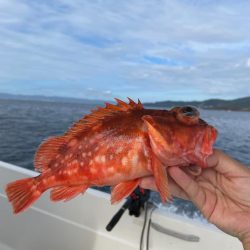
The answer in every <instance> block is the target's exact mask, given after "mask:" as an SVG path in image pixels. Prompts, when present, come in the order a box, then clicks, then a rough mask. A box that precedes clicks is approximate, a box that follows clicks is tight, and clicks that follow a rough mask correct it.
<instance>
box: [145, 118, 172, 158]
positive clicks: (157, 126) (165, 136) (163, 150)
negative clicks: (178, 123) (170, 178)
mask: <svg viewBox="0 0 250 250" xmlns="http://www.w3.org/2000/svg"><path fill="white" fill-rule="evenodd" d="M142 119H143V121H144V123H145V125H146V126H147V131H148V136H149V139H150V145H151V147H152V150H153V152H154V154H155V155H156V156H157V157H158V158H159V159H161V160H162V161H163V162H164V161H165V160H166V161H167V155H168V154H169V153H171V144H172V138H171V131H170V130H169V128H168V127H167V126H164V123H165V122H166V121H165V120H164V119H163V118H162V117H158V116H157V117H152V116H150V115H145V116H143V117H142Z"/></svg>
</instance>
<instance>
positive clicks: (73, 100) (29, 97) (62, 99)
mask: <svg viewBox="0 0 250 250" xmlns="http://www.w3.org/2000/svg"><path fill="white" fill-rule="evenodd" d="M0 99H2V100H3V99H4V100H23V101H45V102H66V103H85V104H102V103H104V102H105V101H103V100H92V99H87V98H86V99H85V98H73V97H60V96H42V95H14V94H7V93H0Z"/></svg>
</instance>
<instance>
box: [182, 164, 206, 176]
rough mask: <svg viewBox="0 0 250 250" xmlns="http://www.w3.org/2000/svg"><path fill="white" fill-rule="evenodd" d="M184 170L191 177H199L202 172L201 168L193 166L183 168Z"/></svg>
mask: <svg viewBox="0 0 250 250" xmlns="http://www.w3.org/2000/svg"><path fill="white" fill-rule="evenodd" d="M185 170H186V171H187V172H188V173H189V174H191V175H193V176H198V175H200V174H201V172H202V169H201V167H198V166H195V165H192V166H188V167H185Z"/></svg>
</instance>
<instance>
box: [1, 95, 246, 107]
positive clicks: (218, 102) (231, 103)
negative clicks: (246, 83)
mask: <svg viewBox="0 0 250 250" xmlns="http://www.w3.org/2000/svg"><path fill="white" fill-rule="evenodd" d="M1 99H4V100H24V101H25V100H28V101H46V102H64V103H84V104H90V105H103V103H105V102H107V101H105V100H92V99H84V98H71V97H58V96H42V95H13V94H6V93H0V100H1ZM110 102H111V103H113V102H114V101H113V100H111V101H110ZM143 104H144V105H145V106H150V107H161V108H163V107H168V108H169V107H173V106H186V105H191V106H196V107H198V108H202V109H219V110H220V109H221V110H234V111H250V97H244V98H238V99H234V100H222V99H209V100H205V101H160V102H148V103H143Z"/></svg>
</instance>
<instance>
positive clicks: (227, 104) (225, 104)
mask: <svg viewBox="0 0 250 250" xmlns="http://www.w3.org/2000/svg"><path fill="white" fill-rule="evenodd" d="M144 105H147V106H150V107H173V106H186V105H191V106H196V107H198V108H202V109H218V110H232V111H233V110H234V111H250V97H244V98H238V99H234V100H222V99H209V100H205V101H188V102H186V101H161V102H153V103H144Z"/></svg>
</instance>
